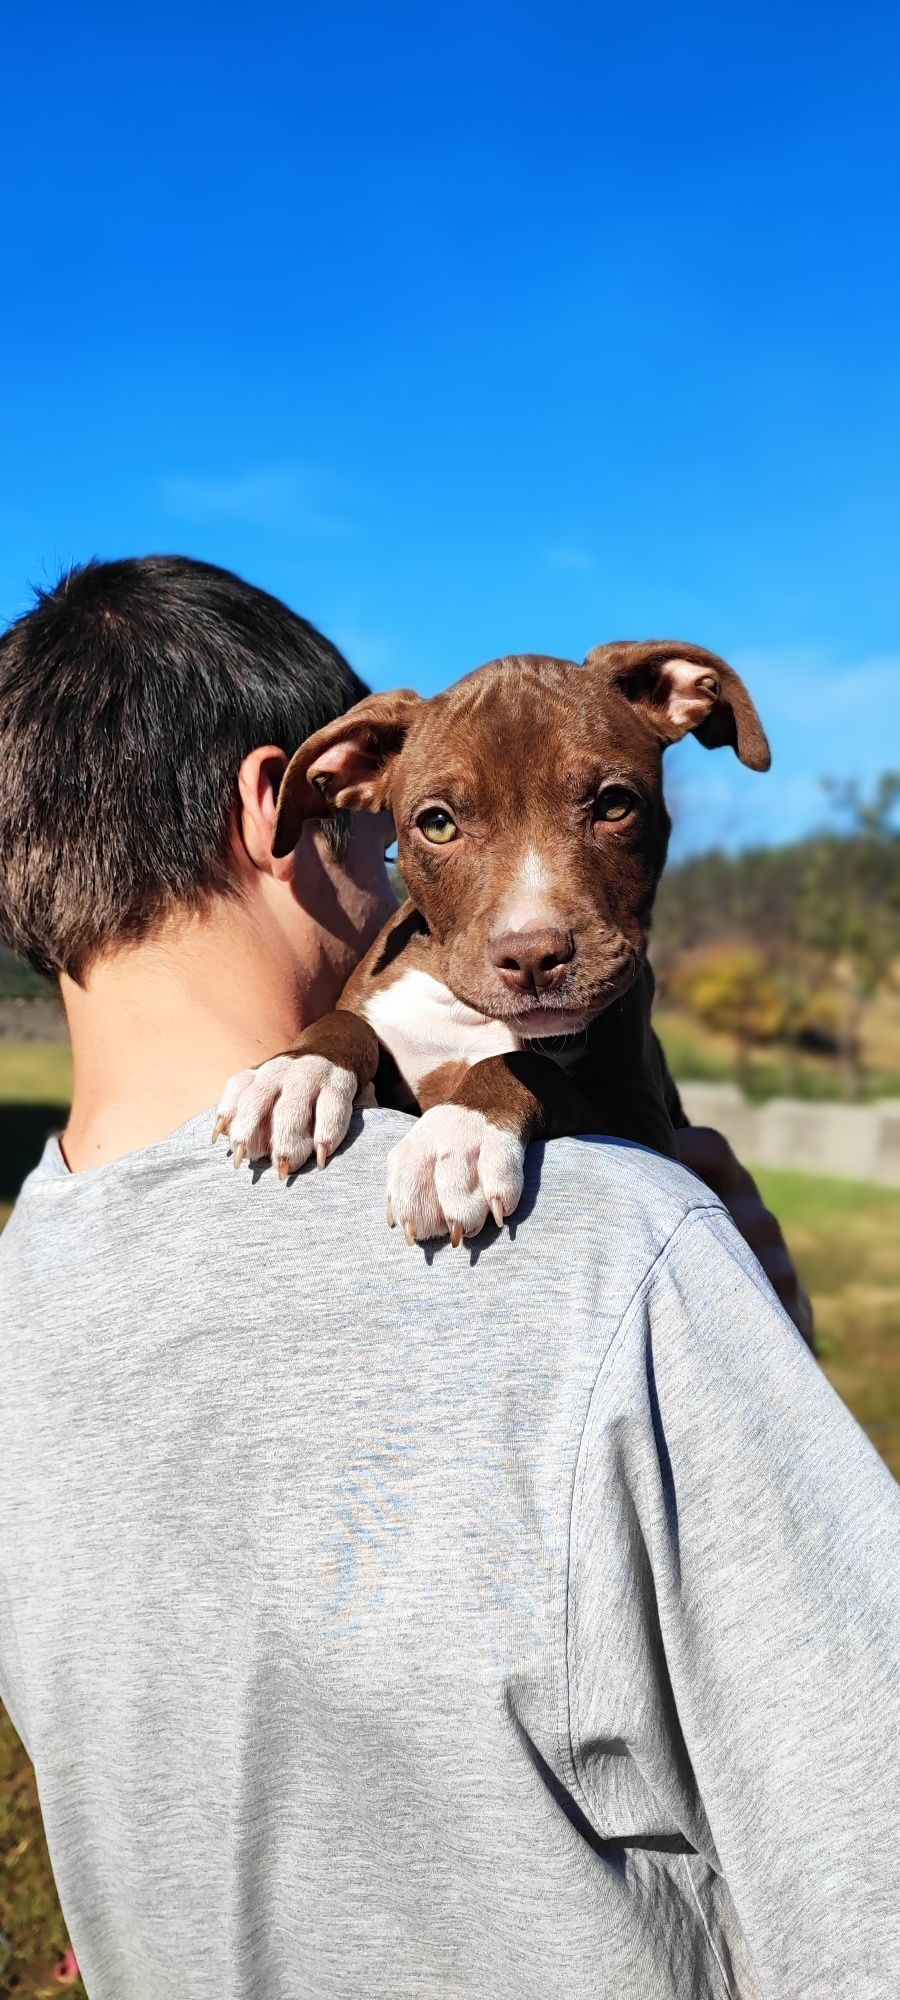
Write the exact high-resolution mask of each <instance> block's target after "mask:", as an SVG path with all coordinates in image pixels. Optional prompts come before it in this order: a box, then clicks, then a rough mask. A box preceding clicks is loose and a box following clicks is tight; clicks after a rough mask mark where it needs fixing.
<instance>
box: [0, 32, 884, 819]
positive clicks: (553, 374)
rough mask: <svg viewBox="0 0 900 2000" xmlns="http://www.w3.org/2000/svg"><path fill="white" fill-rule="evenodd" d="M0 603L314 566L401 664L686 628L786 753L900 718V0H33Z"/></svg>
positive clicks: (799, 807)
mask: <svg viewBox="0 0 900 2000" xmlns="http://www.w3.org/2000/svg"><path fill="white" fill-rule="evenodd" d="M3 44H4V52H5V61H4V71H5V89H4V111H3V120H2V133H0V147H2V151H3V154H4V158H3V160H2V162H0V165H2V187H3V195H2V201H3V207H4V211H5V221H4V228H3V247H4V254H3V269H4V278H5V283H4V293H5V298H6V303H5V306H4V307H3V310H2V315H0V398H2V454H3V482H2V493H0V513H2V534H0V615H2V616H3V618H4V619H5V618H8V617H11V616H12V615H13V614H15V613H16V612H18V611H19V610H20V609H22V608H23V607H24V605H25V604H26V603H27V602H28V585H29V583H30V582H35V581H37V582H40V581H45V580H46V579H47V578H51V577H54V576H55V575H56V573H57V572H58V570H59V568H60V566H61V565H63V564H65V563H67V562H69V561H71V560H72V559H73V558H83V557H86V556H88V555H91V554H99V555H101V556H115V555H120V554H126V553H140V552H146V551H149V550H154V549H176V550H183V551H186V552H187V553H190V554H194V555H202V556H206V557H208V558H210V559H211V560H213V561H217V562H222V563H226V564H229V565H231V566H232V567H234V568H236V569H238V570H240V571H242V572H243V573H244V574H246V575H247V576H249V577H251V578H253V579H254V580H255V581H257V582H260V583H262V584H265V585H266V586H267V587H268V588H270V589H272V590H275V591H277V592H280V593H281V594H282V595H284V596H285V597H286V598H287V599H288V600H289V601H290V603H291V604H293V605H294V606H295V607H296V608H297V609H298V610H300V611H302V612H303V613H304V614H305V615H307V616H308V617H311V618H313V619H314V620H315V621H316V622H317V623H319V624H321V625H322V626H323V627H324V628H325V630H326V631H328V632H329V633H331V634H332V635H333V636H334V637H335V638H336V639H337V640H338V641H339V642H340V643H341V644H342V645H343V646H344V648H345V650H346V651H347V652H348V653H349V654H350V656H351V658H352V659H353V661H354V663H355V664H356V665H357V666H358V667H359V669H360V671H361V672H363V673H364V674H366V675H367V676H368V677H369V678H370V679H371V680H372V681H373V683H374V684H375V685H376V686H379V687H389V686H392V685H395V684H397V683H401V682H402V683H407V684H409V683H412V684H413V685H415V686H418V687H419V688H421V689H422V690H423V691H424V692H431V691H433V690H435V689H437V688H438V687H440V686H441V685H443V684H445V683H446V682H448V681H450V680H452V679H454V678H455V677H456V676H457V675H458V674H460V673H463V672H465V671H467V670H468V669H469V668H471V667H473V666H476V665H477V664H479V663H480V662H481V661H482V660H485V659H487V658H489V657H491V656H492V655H493V654H496V653H499V652H508V651H514V650H523V651H540V650H546V651H549V652H553V653H561V654H566V655H571V656H573V657H575V658H581V657H582V655H583V654H584V653H585V652H586V651H587V650H588V648H589V647H591V646H593V645H596V644H597V643H598V642H599V641H600V640H602V639H604V638H611V637H623V636H624V637H640V636H645V635H647V636H650V635H652V636H657V635H659V636H667V635H668V634H672V635H673V636H676V637H680V638H683V639H694V640H696V641H699V642H701V643H705V644H707V645H710V646H712V647H714V648H715V649H717V650H718V651H720V652H723V653H724V654H725V655H726V656H727V657H728V658H730V659H731V660H732V661H733V662H734V663H735V664H736V665H737V666H738V667H739V668H741V669H742V670H744V671H746V674H747V677H748V680H749V681H750V684H751V686H752V688H753V691H754V693H755V694H756V695H757V696H758V700H759V705H760V708H761V710H762V713H763V717H764V720H765V721H766V723H767V724H768V726H769V728H770V732H771V735H772V739H773V744H774V749H775V754H776V764H775V769H774V773H773V775H772V776H771V777H770V778H768V779H761V778H758V777H756V778H754V777H751V776H750V775H749V774H746V773H743V772H741V771H740V770H739V769H738V767H737V765H736V764H735V763H734V760H733V759H732V758H730V756H726V754H725V753H719V755H718V756H717V757H715V758H713V757H710V756H707V755H706V754H705V753H704V752H702V751H701V750H700V749H699V747H698V746H696V745H694V744H693V743H691V744H689V745H687V746H685V747H684V748H681V749H679V750H678V751H676V752H674V753H673V754H672V757H671V759H670V765H671V779H670V784H671V790H672V793H673V797H674V802H675V805H676V809H677V811H678V815H679V821H680V832H679V844H680V846H681V849H682V851H684V850H685V848H686V847H689V846H702V845H706V844H708V843H709V842H711V841H714V840H721V839H729V840H736V841H746V840H749V839H751V838H770V837H771V838H780V837H784V836H787V835H789V834H792V833H794V832H796V831H798V830H799V829H801V828H803V827H805V826H806V825H808V824H809V823H810V822H811V821H813V820H815V819H817V818H819V817H820V814H821V806H820V793H819V790H818V783H817V781H818V779H819V777H820V775H821V774H823V773H825V772H832V773H835V774H839V775H851V774H857V775H860V776H863V777H866V778H868V777H871V776H872V775H874V774H875V773H876V772H877V771H878V770H879V769H880V768H884V766H885V765H886V764H887V763H889V762H893V763H894V764H895V765H896V764H897V763H900V630H898V588H897V581H898V561H897V556H898V548H897V543H898V532H897V531H898V520H900V502H898V465H900V414H898V411H900V404H898V391H900V338H898V336H900V324H898V322H900V310H898V304H900V254H898V250H900V246H898V233H900V232H898V214H900V203H898V193H900V184H898V183H900V176H898V142H897V118H896V101H897V87H898V73H900V65H898V46H900V16H898V10H897V8H896V6H894V5H892V4H891V5H889V4H885V5H874V6H870V5H865V4H863V5H862V6H858V7H855V8H850V7H848V6H847V5H846V4H842V5H834V4H830V0H824V4H819V5H809V6H806V5H792V4H791V0H787V4H786V5H785V4H782V5H770V4H767V0H763V4H756V0H754V4H752V5H750V4H747V5H744V6H741V7H738V6H733V5H731V6H729V5H722V4H719V5H716V6H707V5H700V6H692V5H688V6H679V7H674V6H668V7H664V6H661V5H659V4H656V0H651V4H649V5H646V6H644V7H642V8H634V9H631V10H625V9H623V8H622V7H621V6H615V7H614V6H612V5H605V4H599V5H598V4H594V5H579V4H569V0H557V4H553V5H551V4H549V3H548V0H545V4H542V5H540V6H534V5H528V4H524V5H522V4H520V5H516V6H512V5H508V4H500V5H494V4H491V0H483V4H481V5H478V6H474V5H472V4H471V0H461V4H456V5H454V6H453V7H449V6H446V5H444V4H442V0H438V4H430V0H370V3H369V4H345V0H332V4H331V5H330V6H327V7H323V6H321V5H317V6H315V7H313V6H310V5H306V4H303V0H300V4H294V5H291V6H282V7H274V6H272V5H270V4H268V0H262V4H258V5H256V6H253V7H250V6H247V5H246V4H245V5H243V6H241V7H237V6H236V5H233V4H230V0H224V4H223V5H221V6H219V7H218V8H214V7H212V6H208V7H207V6H203V7H201V6H199V5H196V4H192V0H187V4H186V5H184V6H180V7H178V8H175V7H174V6H172V5H171V4H169V0H163V4H157V5H154V6H153V7H152V8H149V7H145V6H141V5H140V4H138V5H137V6H136V7H132V8H122V7H121V6H117V7H116V8H115V9H113V8H112V7H105V6H99V5H92V4H91V0H83V4H82V5H80V6H79V7H77V8H76V7H73V6H72V4H71V0H69V4H68V5H67V6H65V7H62V6H59V5H57V4H55V0H50V3H49V4H44V5H41V6H38V7H33V8H24V7H22V8H18V9H15V10H13V9H8V10H7V11H6V15H5V19H4V26H3Z"/></svg>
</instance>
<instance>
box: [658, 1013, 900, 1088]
mask: <svg viewBox="0 0 900 2000" xmlns="http://www.w3.org/2000/svg"><path fill="white" fill-rule="evenodd" d="M653 1022H654V1026H655V1028H656V1030H657V1033H658V1035H659V1038H660V1041H661V1042H662V1045H663V1048H664V1049H665V1052H666V1057H667V1059H668V1064H669V1068H670V1070H671V1071H672V1075H673V1076H677V1077H679V1078H680V1079H681V1081H682V1082H684V1083H692V1082H693V1083H735V1082H736V1081H737V1068H736V1062H735V1052H734V1044H733V1042H732V1040H731V1037H730V1036H728V1035H719V1034H714V1033H713V1032H712V1030H711V1029H709V1028H705V1027H704V1026H703V1025H702V1023H701V1022H700V1021H695V1020H694V1019H693V1018H692V1016H691V1015H689V1014H682V1013H679V1012H676V1011H675V1009H674V1008H671V1007H657V1008H655V1010H654V1015H653ZM745 1088H746V1092H747V1096H748V1097H749V1098H750V1099H751V1100H752V1101H753V1102H754V1103H756V1104H763V1103H765V1102H766V1101H767V1099H768V1098H770V1097H803V1098H810V1099H815V1100H817V1101H819V1102H832V1101H833V1100H834V1099H836V1098H837V1099H840V1098H841V1097H842V1096H843V1094H844V1082H843V1076H842V1074H841V1070H840V1066H839V1064H838V1063H837V1061H836V1060H835V1058H834V1057H829V1056H810V1055H804V1054H797V1055H795V1056H794V1058H793V1060H791V1061H789V1060H788V1058H787V1056H786V1055H785V1053H784V1050H783V1049H780V1048H778V1047H775V1048H772V1049H755V1050H753V1052H752V1053H751V1055H750V1058H749V1062H748V1067H747V1075H746V1079H745ZM859 1095H860V1101H861V1102H863V1103H868V1102H870V1101H871V1100H872V1099H873V1098H876V1097H897V1096H900V1076H898V1075H897V1074H896V1072H894V1071H892V1070H875V1069H868V1070H864V1071H863V1074H862V1076H861V1078H860V1090H859Z"/></svg>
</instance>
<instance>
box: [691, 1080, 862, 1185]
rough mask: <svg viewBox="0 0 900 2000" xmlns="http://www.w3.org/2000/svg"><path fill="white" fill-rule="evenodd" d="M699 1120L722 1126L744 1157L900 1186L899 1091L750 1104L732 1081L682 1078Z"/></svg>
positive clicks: (694, 1120)
mask: <svg viewBox="0 0 900 2000" xmlns="http://www.w3.org/2000/svg"><path fill="white" fill-rule="evenodd" d="M678 1088H679V1090H680V1091H681V1095H682V1098H683V1100H684V1108H685V1110H686V1112H687V1114H688V1117H689V1118H690V1120H691V1123H692V1124H693V1125H715V1126H716V1128H717V1129H718V1131H720V1132H724V1134H725V1137H726V1139H728V1140H729V1141H730V1143H731V1145H732V1146H733V1147H734V1150H735V1152H736V1153H737V1156H738V1158H739V1159H741V1160H746V1161H747V1163H748V1165H751V1166H752V1165H753V1164H754V1163H755V1164H756V1165H758V1166H761V1167H797V1168H799V1169H801V1170H802V1171H803V1172H804V1173H817V1174H833V1175H834V1176H835V1177H836V1178H837V1179H840V1180H848V1181H849V1180H853V1181H880V1182H881V1183H882V1184H883V1185H884V1186H886V1187H900V1098H897V1097H882V1098H880V1099H879V1100H878V1101H877V1102H876V1103H875V1104H812V1103H808V1102H806V1101H805V1100H804V1099H802V1098H797V1097H773V1098H771V1099H770V1101H769V1103H768V1104H750V1103H748V1101H747V1099H746V1097H744V1095H743V1093H742V1092H741V1091H740V1090H738V1089H737V1087H736V1085H735V1084H732V1083H680V1084H679V1086H678Z"/></svg>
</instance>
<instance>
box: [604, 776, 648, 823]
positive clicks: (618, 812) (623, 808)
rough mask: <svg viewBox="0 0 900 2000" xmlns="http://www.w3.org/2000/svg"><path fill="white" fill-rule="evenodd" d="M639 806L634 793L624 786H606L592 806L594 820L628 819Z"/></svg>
mask: <svg viewBox="0 0 900 2000" xmlns="http://www.w3.org/2000/svg"><path fill="white" fill-rule="evenodd" d="M639 804H640V800H639V799H638V797H637V795H636V793H634V792H629V791H628V790H627V788H626V787H625V786H624V785H607V787H606V790H605V791H602V792H601V793H600V796H599V798H598V799H597V803H596V805H595V806H594V819H595V820H598V819H602V820H607V819H612V820H617V819H628V818H629V817H630V815H631V814H632V813H633V812H634V809H635V806H637V805H639Z"/></svg>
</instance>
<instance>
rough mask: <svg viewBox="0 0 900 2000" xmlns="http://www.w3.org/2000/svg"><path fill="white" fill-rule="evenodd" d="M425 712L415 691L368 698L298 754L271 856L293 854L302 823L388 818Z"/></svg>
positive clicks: (285, 786) (289, 776)
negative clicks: (405, 755)
mask: <svg viewBox="0 0 900 2000" xmlns="http://www.w3.org/2000/svg"><path fill="white" fill-rule="evenodd" d="M423 706H424V703H423V701H422V697H421V696H420V695H417V694H414V693H413V690H412V689H411V688H397V689H395V691H394V692H393V693H392V694H372V695H367V696H366V699H365V701H358V702H357V703H356V705H355V707H354V708H348V710H347V713H346V715H339V716H338V717H337V718H336V720H335V721H334V722H329V723H327V724H326V726H325V728H324V729H319V730H317V731H316V734H315V736H310V737H309V738H308V739H307V741H306V742H305V743H301V745H300V748H299V750H297V751H295V753H294V755H293V757H292V758H291V761H290V763H289V765H288V767H287V770H286V772H285V775H284V781H283V784H282V787H281V791H280V793H279V798H278V812H277V815H276V819H275V829H274V837H273V841H272V853H273V855H274V856H275V857H276V859H277V858H279V857H281V856H284V855H287V854H291V853H293V850H294V848H295V847H296V845H297V842H298V840H299V839H300V835H301V833H302V831H303V826H304V822H305V821H306V820H308V819H326V818H327V817H328V815H329V814H330V813H333V812H340V811H342V810H346V809H349V810H350V811H353V812H370V813H380V812H390V810H391V783H392V778H393V772H394V766H395V765H396V762H397V758H398V756H399V754H400V752H401V750H402V749H403V746H404V743H405V742H406V738H407V735H408V732H409V730H410V727H411V726H412V724H413V722H414V721H415V719H416V716H417V714H418V712H419V710H420V709H421V708H422V707H423Z"/></svg>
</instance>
